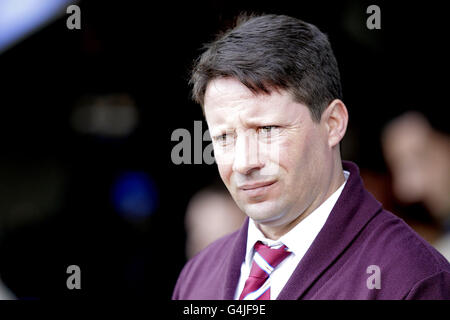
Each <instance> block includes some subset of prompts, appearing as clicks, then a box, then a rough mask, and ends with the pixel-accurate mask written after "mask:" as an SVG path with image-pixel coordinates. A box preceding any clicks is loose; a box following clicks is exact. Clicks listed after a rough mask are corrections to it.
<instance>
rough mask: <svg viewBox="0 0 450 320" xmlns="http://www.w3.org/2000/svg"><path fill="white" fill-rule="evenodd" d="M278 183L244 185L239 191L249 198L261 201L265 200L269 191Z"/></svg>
mask: <svg viewBox="0 0 450 320" xmlns="http://www.w3.org/2000/svg"><path fill="white" fill-rule="evenodd" d="M276 182H277V181H266V182H258V183H252V184H244V185H241V186H239V187H238V188H239V190H240V191H241V192H243V194H245V195H246V196H247V197H249V198H253V199H254V200H256V201H260V200H262V199H263V198H264V196H265V195H267V194H268V193H269V191H270V190H271V189H272V188H274V185H276Z"/></svg>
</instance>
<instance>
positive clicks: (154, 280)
mask: <svg viewBox="0 0 450 320" xmlns="http://www.w3.org/2000/svg"><path fill="white" fill-rule="evenodd" d="M71 4H76V5H78V6H79V8H80V9H81V29H79V30H78V29H73V30H69V29H68V28H67V26H66V22H67V19H68V18H69V16H70V15H71V14H67V13H66V8H67V7H68V6H69V5H71ZM371 4H377V5H378V6H379V7H380V8H381V29H380V30H369V29H367V27H366V20H367V18H368V16H369V14H367V13H366V9H367V7H368V6H369V5H371ZM442 5H443V4H442V2H440V1H427V2H426V4H425V3H422V4H421V5H414V4H412V3H411V2H408V1H395V4H394V3H393V1H390V2H389V3H388V2H387V1H351V0H348V1H345V0H343V1H285V0H279V1H276V2H274V1H261V0H259V1H234V0H231V1H230V0H228V1H223V0H212V1H196V2H195V3H185V2H183V3H181V2H180V3H174V2H171V1H162V2H153V3H152V4H147V5H144V2H142V1H140V2H139V1H115V2H112V1H66V0H39V1H38V0H23V1H14V0H0V81H1V84H0V88H1V89H0V111H1V116H0V139H1V140H0V278H1V281H2V282H1V283H0V298H18V299H30V300H33V299H45V298H102V297H123V298H125V297H136V298H144V299H149V298H150V299H169V298H170V296H171V293H172V290H173V287H174V285H175V281H176V279H177V277H178V274H179V272H180V271H181V268H182V267H183V265H184V263H185V261H186V259H187V258H188V257H191V256H192V255H194V254H195V253H196V252H198V250H200V249H201V248H202V247H204V246H205V245H207V244H208V243H209V242H210V241H212V240H213V239H214V238H215V237H217V236H220V235H222V234H225V233H227V232H230V231H232V230H234V229H236V228H238V227H239V225H240V224H241V223H242V221H243V218H244V216H243V215H242V213H241V212H239V209H237V208H236V207H235V205H234V203H233V202H232V201H230V198H229V196H228V194H227V192H226V190H225V189H224V187H223V185H222V183H221V182H220V180H219V177H218V172H217V169H216V167H215V165H210V164H207V163H205V162H204V161H201V162H202V163H200V164H194V159H193V150H192V161H191V163H192V164H175V163H173V161H172V158H171V152H172V150H173V148H174V147H175V146H176V145H177V144H178V143H179V142H178V141H173V139H172V133H173V132H174V131H175V130H176V129H178V128H184V129H186V130H187V131H189V132H190V133H191V134H192V137H194V131H195V123H194V121H202V123H203V126H202V131H203V132H204V131H205V130H206V129H207V126H206V123H205V122H204V120H203V116H202V112H201V110H200V107H199V106H197V105H195V104H194V103H193V102H191V100H190V92H189V89H190V88H189V87H188V84H187V80H188V78H189V70H190V66H191V65H192V62H193V60H194V59H195V58H196V57H197V56H198V55H199V53H200V52H201V50H200V48H201V46H202V44H203V43H205V42H208V41H211V40H212V39H213V38H214V35H215V33H216V32H217V31H218V30H221V29H223V28H225V27H228V26H229V25H230V24H231V23H232V21H233V17H234V16H235V15H236V14H237V13H239V12H241V11H249V12H256V13H263V12H264V13H278V14H287V15H291V16H295V17H298V18H301V19H303V20H306V21H308V22H311V23H313V24H316V25H317V26H318V27H319V28H320V29H321V30H322V31H324V32H325V33H327V34H328V35H329V37H330V40H331V43H332V46H333V48H334V51H335V54H336V56H337V60H338V63H339V67H340V71H341V77H342V82H343V90H344V102H345V103H346V105H347V107H348V109H349V113H350V123H349V128H348V132H347V135H346V137H345V139H344V141H343V144H342V150H343V158H344V159H347V160H352V161H355V162H356V163H357V164H358V165H359V166H360V169H361V174H362V176H363V179H364V182H365V184H366V186H367V188H368V189H369V190H370V191H371V192H372V193H373V194H374V195H375V196H376V197H377V198H378V199H379V200H380V201H381V202H382V203H383V204H384V206H385V207H386V208H387V209H388V210H391V211H393V212H395V213H396V214H398V215H399V216H400V217H401V218H403V219H405V221H406V222H408V223H409V224H410V225H411V226H412V227H413V228H414V229H415V230H417V231H418V232H419V233H420V234H421V235H422V236H424V237H425V238H426V239H427V240H428V241H429V242H430V243H432V244H433V245H435V246H436V247H438V248H439V249H440V250H441V251H442V252H447V254H448V252H449V251H450V249H449V247H450V245H449V243H450V238H449V231H450V230H449V229H450V226H449V216H450V204H449V199H450V197H449V196H450V186H449V184H450V175H449V172H450V147H449V145H450V143H449V131H448V129H449V126H448V120H447V117H446V116H445V115H446V114H447V112H446V111H447V109H448V97H447V95H448V88H447V84H448V81H446V76H447V74H448V67H449V62H448V49H446V48H447V46H446V40H445V39H446V38H447V37H448V26H447V23H446V16H445V13H446V11H445V10H444V9H443V7H442ZM208 145H209V142H208V141H204V142H203V144H202V146H203V148H205V147H207V146H208ZM193 148H194V147H193ZM227 213H228V214H227ZM70 265H78V266H79V267H80V269H81V290H68V289H67V287H66V279H67V277H68V276H69V275H68V274H67V273H66V270H67V267H68V266H70Z"/></svg>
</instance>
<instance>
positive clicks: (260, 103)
mask: <svg viewBox="0 0 450 320" xmlns="http://www.w3.org/2000/svg"><path fill="white" fill-rule="evenodd" d="M204 109H205V116H206V119H207V121H208V123H213V124H214V123H216V122H226V121H233V120H235V119H236V118H240V119H252V120H255V121H256V120H258V119H266V118H271V119H274V120H277V119H278V120H281V119H285V118H291V119H296V118H298V117H299V116H305V115H306V114H307V113H309V111H308V109H307V107H306V106H305V105H303V104H301V103H298V102H295V101H294V99H293V98H292V95H291V94H290V93H289V92H288V91H286V90H278V91H276V90H273V91H272V92H271V93H270V94H265V93H254V92H252V91H251V90H250V89H248V88H247V87H246V86H245V85H243V84H242V83H241V82H240V81H238V80H236V79H234V78H218V79H215V80H212V81H211V82H210V83H209V84H208V86H207V88H206V92H205V100H204Z"/></svg>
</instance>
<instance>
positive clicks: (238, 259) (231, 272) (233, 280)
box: [222, 218, 248, 300]
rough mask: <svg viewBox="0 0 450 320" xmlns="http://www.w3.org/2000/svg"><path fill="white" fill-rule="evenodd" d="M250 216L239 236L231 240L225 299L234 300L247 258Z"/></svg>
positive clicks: (223, 293)
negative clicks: (243, 263) (242, 266)
mask: <svg viewBox="0 0 450 320" xmlns="http://www.w3.org/2000/svg"><path fill="white" fill-rule="evenodd" d="M247 232H248V218H246V219H245V222H244V224H243V226H242V227H241V229H240V230H239V231H238V233H237V236H236V237H234V239H232V240H231V243H230V247H229V248H230V251H229V258H228V263H227V264H226V265H225V266H224V287H223V292H222V297H223V299H224V300H233V299H234V294H235V292H236V286H237V283H238V281H239V277H240V275H241V265H242V262H243V261H244V259H245V251H246V247H247Z"/></svg>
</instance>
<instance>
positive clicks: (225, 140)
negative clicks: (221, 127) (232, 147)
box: [213, 133, 233, 146]
mask: <svg viewBox="0 0 450 320" xmlns="http://www.w3.org/2000/svg"><path fill="white" fill-rule="evenodd" d="M213 140H214V142H216V143H218V144H219V145H221V146H225V145H227V144H229V143H231V142H232V140H233V134H231V133H222V134H219V135H217V136H214V137H213Z"/></svg>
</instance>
